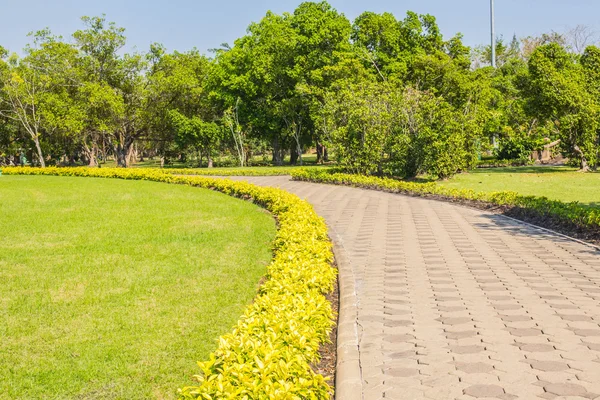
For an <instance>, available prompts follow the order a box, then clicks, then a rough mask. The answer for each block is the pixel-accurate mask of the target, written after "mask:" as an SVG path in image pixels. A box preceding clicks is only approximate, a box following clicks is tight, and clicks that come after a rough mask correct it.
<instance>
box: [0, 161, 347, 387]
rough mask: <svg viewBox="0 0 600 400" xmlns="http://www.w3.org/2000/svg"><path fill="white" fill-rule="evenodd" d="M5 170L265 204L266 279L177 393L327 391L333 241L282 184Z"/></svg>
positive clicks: (110, 171) (140, 172)
mask: <svg viewBox="0 0 600 400" xmlns="http://www.w3.org/2000/svg"><path fill="white" fill-rule="evenodd" d="M2 173H4V174H6V175H55V176H79V177H96V178H119V179H134V180H148V181H155V182H165V183H172V184H183V185H190V186H196V187H201V188H206V189H212V190H216V191H219V192H222V193H225V194H227V195H230V196H233V197H238V198H241V199H245V200H250V201H253V202H254V203H256V204H258V205H260V206H262V207H264V208H266V209H267V210H269V211H270V212H271V213H273V214H274V215H275V216H276V217H277V220H278V222H279V229H278V231H277V236H276V239H275V241H274V257H273V261H272V262H271V264H270V265H269V266H268V267H267V275H266V280H265V282H264V284H263V285H262V286H261V287H260V289H259V292H258V295H257V297H256V298H255V300H254V302H253V303H252V304H251V305H249V306H248V307H247V308H246V310H245V312H244V314H243V315H242V317H241V318H240V320H239V321H238V323H237V325H236V326H235V327H234V329H233V331H232V332H230V333H228V334H226V335H224V336H222V337H221V338H220V339H219V346H218V349H217V350H216V351H215V352H214V353H212V354H211V355H210V357H209V359H208V360H207V361H204V362H200V363H198V364H199V366H200V369H201V374H199V375H197V376H195V379H196V380H197V382H198V384H197V385H194V386H189V387H184V388H183V389H180V391H179V393H180V396H181V398H201V399H232V398H235V399H238V398H239V399H295V398H302V399H326V398H330V396H331V394H332V388H331V387H330V386H329V384H328V383H327V379H326V378H324V377H323V376H322V375H319V374H317V373H316V372H314V370H313V368H312V366H313V365H315V364H316V363H317V362H318V360H319V347H320V345H321V344H322V343H325V342H327V341H328V340H329V333H330V332H331V329H332V327H333V326H334V325H335V322H334V314H333V311H332V308H331V304H330V303H329V302H328V301H327V299H326V297H325V294H326V293H329V292H331V291H332V290H333V289H334V285H335V283H336V270H335V269H334V268H333V267H332V262H333V253H332V245H331V242H330V240H329V237H328V236H327V227H326V225H325V222H324V220H323V219H322V218H321V217H319V216H318V215H317V214H316V213H315V211H314V209H313V208H312V206H311V205H310V204H309V203H308V202H306V201H304V200H301V199H300V198H298V197H297V196H295V195H293V194H290V193H288V192H285V191H283V190H281V189H275V188H262V187H258V186H256V185H252V184H249V183H246V182H240V181H232V180H229V179H213V178H203V177H189V176H188V177H184V176H175V175H172V174H166V173H163V172H162V171H159V170H155V169H154V170H152V169H117V168H101V169H99V168H55V167H49V168H43V169H41V168H29V167H25V168H22V167H6V168H3V169H2Z"/></svg>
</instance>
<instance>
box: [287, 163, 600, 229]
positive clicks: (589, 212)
mask: <svg viewBox="0 0 600 400" xmlns="http://www.w3.org/2000/svg"><path fill="white" fill-rule="evenodd" d="M292 177H293V179H295V180H301V181H310V182H321V183H331V184H337V185H349V186H355V187H361V188H366V189H375V190H384V191H389V192H394V193H406V194H412V195H418V196H428V195H435V196H439V197H444V198H447V199H461V200H471V201H480V202H485V203H491V204H494V205H498V206H510V207H519V208H522V209H525V210H530V211H534V212H535V213H537V214H539V215H542V216H546V217H550V218H554V219H557V220H560V221H562V222H565V223H569V224H574V225H576V226H578V227H581V228H584V229H591V230H595V231H597V230H600V209H598V208H594V207H586V206H583V205H581V204H579V203H578V202H571V203H564V202H561V201H557V200H550V199H548V198H546V197H537V196H523V195H520V194H519V193H516V192H509V191H504V192H475V191H474V190H471V189H452V188H447V187H444V186H440V185H437V184H436V183H433V182H429V183H417V182H406V181H400V180H394V179H389V178H378V177H374V176H364V175H351V174H343V173H337V172H336V173H330V172H327V171H313V170H298V171H294V172H293V174H292Z"/></svg>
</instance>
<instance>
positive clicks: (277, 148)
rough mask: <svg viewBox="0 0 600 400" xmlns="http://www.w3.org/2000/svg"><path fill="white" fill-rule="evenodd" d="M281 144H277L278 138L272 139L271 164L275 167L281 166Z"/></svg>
mask: <svg viewBox="0 0 600 400" xmlns="http://www.w3.org/2000/svg"><path fill="white" fill-rule="evenodd" d="M282 153H283V151H282V149H281V144H280V143H279V137H278V136H275V137H274V138H273V164H274V165H277V166H281V165H283V156H282Z"/></svg>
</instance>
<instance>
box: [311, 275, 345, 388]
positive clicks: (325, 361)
mask: <svg viewBox="0 0 600 400" xmlns="http://www.w3.org/2000/svg"><path fill="white" fill-rule="evenodd" d="M334 267H335V265H334ZM326 297H327V300H328V301H329V302H330V303H331V308H332V309H333V312H334V315H335V316H336V318H337V315H338V311H339V306H340V292H339V287H338V283H337V282H336V285H335V288H334V289H333V292H331V293H329V294H328V295H327V296H326ZM337 324H338V321H337V319H336V321H335V326H334V327H333V329H332V330H331V333H330V334H329V342H328V343H324V344H322V345H321V348H320V349H319V354H320V355H321V361H320V362H319V364H317V365H316V366H315V371H316V372H317V373H319V374H321V375H323V376H324V377H325V378H329V385H330V386H331V388H332V393H331V398H332V399H333V398H334V397H335V396H334V392H335V367H336V364H337Z"/></svg>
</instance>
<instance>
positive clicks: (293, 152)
mask: <svg viewBox="0 0 600 400" xmlns="http://www.w3.org/2000/svg"><path fill="white" fill-rule="evenodd" d="M297 162H298V149H297V148H296V145H295V144H293V145H292V147H291V148H290V165H296V163H297Z"/></svg>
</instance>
